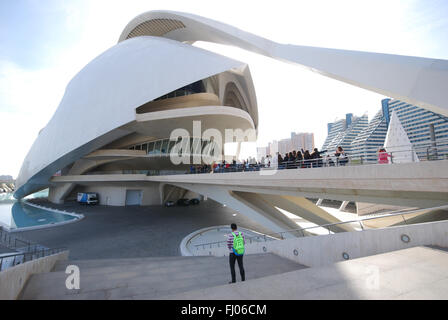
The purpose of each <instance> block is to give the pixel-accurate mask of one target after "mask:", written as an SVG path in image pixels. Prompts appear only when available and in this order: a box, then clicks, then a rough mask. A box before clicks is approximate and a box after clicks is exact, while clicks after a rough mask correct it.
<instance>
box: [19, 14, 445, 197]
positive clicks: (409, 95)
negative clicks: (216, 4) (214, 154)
mask: <svg viewBox="0 0 448 320" xmlns="http://www.w3.org/2000/svg"><path fill="white" fill-rule="evenodd" d="M125 40H126V41H125ZM173 40H175V41H173ZM195 41H209V42H215V43H221V44H226V45H233V46H237V47H240V48H243V49H246V50H249V51H252V52H256V53H259V54H263V55H265V56H269V57H272V58H275V59H278V60H283V61H286V62H292V63H296V64H299V65H302V66H305V67H307V68H309V69H310V70H312V71H315V72H318V73H320V74H322V75H325V76H328V77H331V78H334V79H337V80H340V81H344V82H346V83H350V84H353V85H356V86H359V87H361V88H365V89H368V90H371V91H375V92H378V93H380V94H383V95H386V96H390V97H393V98H397V99H400V100H403V101H407V102H409V103H411V104H415V105H419V106H421V107H423V108H427V109H429V110H431V111H433V112H436V113H441V114H443V115H448V90H447V87H446V84H447V83H448V61H446V60H438V59H428V58H418V57H408V56H398V55H390V54H378V53H368V52H359V51H347V50H337V49H326V48H314V47H305V46H294V45H283V44H279V43H276V42H273V41H270V40H268V39H264V38H262V37H259V36H256V35H253V34H250V33H247V32H245V31H242V30H239V29H237V28H235V27H232V26H229V25H226V24H223V23H220V22H217V21H213V20H210V19H207V18H203V17H199V16H195V15H192V14H186V13H179V12H170V11H152V12H147V13H144V14H141V15H139V16H137V17H136V18H135V19H133V20H132V21H131V22H129V24H128V25H127V26H126V27H125V29H124V30H123V32H122V34H121V36H120V39H119V43H118V44H117V45H116V46H114V47H112V48H111V49H109V50H107V51H106V52H104V53H103V54H101V55H100V56H99V57H97V58H96V59H94V60H93V61H92V62H90V63H89V64H88V65H87V66H86V67H85V68H84V69H82V70H81V71H80V72H79V73H78V74H77V75H76V76H75V77H74V78H73V80H72V81H71V82H70V83H69V85H68V86H67V89H66V92H65V94H64V97H63V99H62V101H61V103H60V105H59V107H58V109H57V110H56V112H55V114H54V115H53V117H52V119H51V120H50V121H49V123H48V124H47V126H46V127H45V128H44V129H43V130H42V131H41V132H40V134H39V136H38V138H37V139H36V141H35V142H34V144H33V145H32V147H31V149H30V151H29V153H28V154H27V156H26V158H25V160H24V163H23V165H22V168H21V170H20V173H19V176H18V178H17V181H16V184H17V187H18V189H17V191H16V192H15V196H16V197H17V198H21V197H23V196H25V195H27V194H29V193H32V192H34V191H37V190H39V189H41V188H42V187H45V186H48V183H49V178H50V177H51V176H52V175H53V174H54V173H55V172H56V171H58V170H60V169H61V168H64V167H65V166H67V165H69V164H71V163H72V162H74V161H76V160H78V159H79V158H80V157H82V156H84V155H86V154H88V153H90V152H92V151H94V150H97V149H98V148H101V147H102V146H104V145H107V144H108V143H110V142H112V141H114V140H115V139H118V138H120V137H123V136H125V135H127V134H129V133H130V132H129V130H128V129H127V128H126V127H125V125H126V124H128V123H130V122H132V121H135V117H136V114H135V109H136V108H137V107H139V106H141V105H143V104H145V103H147V102H148V101H151V100H154V99H155V98H158V97H160V96H162V95H164V94H167V93H169V92H171V91H173V90H176V89H178V88H180V87H182V86H185V85H186V84H189V83H192V82H195V81H198V80H202V79H205V78H207V77H212V76H214V75H217V74H221V73H223V72H225V71H228V70H240V74H241V77H243V78H245V79H250V74H249V72H248V69H247V68H245V64H243V63H241V62H238V61H235V60H232V59H229V58H226V57H223V56H220V55H217V54H213V53H211V52H209V51H206V50H202V49H199V48H197V47H194V46H191V45H188V44H185V43H193V42H195ZM229 81H230V80H229ZM244 85H246V86H249V87H246V88H243V87H241V83H239V84H238V83H235V88H236V87H238V86H240V88H238V90H243V91H245V97H246V99H249V100H248V101H249V102H250V103H249V104H250V105H251V106H250V108H249V109H248V110H247V111H248V113H249V114H250V116H251V118H252V119H253V121H254V124H255V126H257V113H256V112H257V110H256V99H255V91H254V90H253V85H252V83H251V81H245V83H244ZM235 97H236V96H235ZM246 107H247V106H246Z"/></svg>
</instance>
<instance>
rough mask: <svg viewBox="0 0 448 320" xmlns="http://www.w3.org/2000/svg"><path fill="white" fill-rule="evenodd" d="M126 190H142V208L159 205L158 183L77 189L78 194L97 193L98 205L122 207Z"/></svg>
mask: <svg viewBox="0 0 448 320" xmlns="http://www.w3.org/2000/svg"><path fill="white" fill-rule="evenodd" d="M80 190H82V191H80ZM126 190H142V192H143V195H142V206H150V205H160V204H161V198H160V190H159V183H145V184H140V185H138V184H135V185H128V186H126V185H124V186H86V187H83V188H80V189H77V191H78V192H96V193H98V195H99V198H100V204H101V205H105V206H124V205H125V204H126Z"/></svg>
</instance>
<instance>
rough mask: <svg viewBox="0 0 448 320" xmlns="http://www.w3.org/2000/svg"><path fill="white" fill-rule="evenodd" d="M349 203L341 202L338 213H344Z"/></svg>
mask: <svg viewBox="0 0 448 320" xmlns="http://www.w3.org/2000/svg"><path fill="white" fill-rule="evenodd" d="M349 202H350V201H343V202H342V204H341V206H340V207H339V211H344V210H345V208H346V207H347V205H348V203H349Z"/></svg>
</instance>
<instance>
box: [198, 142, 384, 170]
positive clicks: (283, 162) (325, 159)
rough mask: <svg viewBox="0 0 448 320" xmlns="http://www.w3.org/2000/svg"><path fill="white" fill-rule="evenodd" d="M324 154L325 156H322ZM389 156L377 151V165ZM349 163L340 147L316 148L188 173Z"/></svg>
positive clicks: (329, 165) (213, 166) (250, 159)
mask: <svg viewBox="0 0 448 320" xmlns="http://www.w3.org/2000/svg"><path fill="white" fill-rule="evenodd" d="M323 154H326V155H325V156H322V155H323ZM389 158H391V155H390V154H389V153H387V152H386V149H384V148H380V149H379V150H378V163H389ZM348 162H349V158H348V155H347V153H346V152H345V151H344V149H343V148H342V147H341V146H338V147H337V148H336V150H335V152H334V153H329V152H328V150H323V151H319V150H318V148H314V150H313V151H312V152H311V153H310V152H309V151H308V150H303V149H301V150H300V151H296V150H293V151H291V152H288V153H285V155H284V156H282V155H281V154H279V153H278V152H277V154H276V157H272V156H271V155H266V157H262V158H261V161H257V160H256V159H255V158H252V157H249V158H248V159H246V160H243V161H236V160H233V161H232V162H226V161H225V160H223V161H222V162H215V163H213V164H212V165H206V164H204V165H196V166H194V165H192V166H190V173H223V172H244V171H259V170H260V169H262V168H274V169H295V168H317V167H334V166H345V165H346V164H347V163H348Z"/></svg>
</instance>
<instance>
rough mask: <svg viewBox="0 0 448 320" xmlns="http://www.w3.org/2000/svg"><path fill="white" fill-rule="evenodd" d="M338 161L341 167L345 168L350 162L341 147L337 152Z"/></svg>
mask: <svg viewBox="0 0 448 320" xmlns="http://www.w3.org/2000/svg"><path fill="white" fill-rule="evenodd" d="M334 155H335V157H336V159H337V160H336V161H337V163H338V164H339V165H341V166H345V164H346V163H347V162H348V157H347V154H346V153H345V151H344V150H343V149H342V147H341V146H339V147H337V149H336V152H335V154H334Z"/></svg>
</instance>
